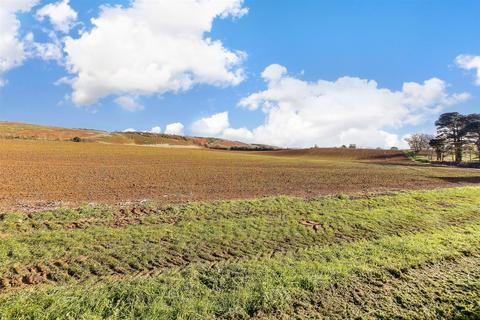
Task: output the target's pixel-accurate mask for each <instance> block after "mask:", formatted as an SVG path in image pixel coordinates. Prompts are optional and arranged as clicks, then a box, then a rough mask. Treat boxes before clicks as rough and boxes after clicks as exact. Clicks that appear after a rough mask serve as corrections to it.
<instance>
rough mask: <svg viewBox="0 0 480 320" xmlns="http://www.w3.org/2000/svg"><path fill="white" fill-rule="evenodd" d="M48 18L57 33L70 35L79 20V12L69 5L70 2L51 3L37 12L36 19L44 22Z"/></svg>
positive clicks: (66, 0)
mask: <svg viewBox="0 0 480 320" xmlns="http://www.w3.org/2000/svg"><path fill="white" fill-rule="evenodd" d="M46 17H47V18H48V19H49V20H50V22H51V23H52V25H53V28H54V29H55V30H57V31H60V32H63V33H68V32H70V29H71V28H72V26H73V25H74V23H75V21H76V20H77V12H75V10H73V9H72V8H71V7H70V5H69V0H63V1H59V2H56V3H49V4H47V5H46V6H44V7H42V8H40V9H39V10H38V11H37V14H36V18H37V20H39V21H43V20H44V19H45V18H46Z"/></svg>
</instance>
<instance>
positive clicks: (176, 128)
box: [165, 122, 183, 136]
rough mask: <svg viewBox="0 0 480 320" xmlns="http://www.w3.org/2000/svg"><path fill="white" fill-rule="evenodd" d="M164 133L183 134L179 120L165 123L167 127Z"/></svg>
mask: <svg viewBox="0 0 480 320" xmlns="http://www.w3.org/2000/svg"><path fill="white" fill-rule="evenodd" d="M165 133H166V134H176V135H179V136H183V124H181V123H180V122H174V123H170V124H167V127H166V128H165Z"/></svg>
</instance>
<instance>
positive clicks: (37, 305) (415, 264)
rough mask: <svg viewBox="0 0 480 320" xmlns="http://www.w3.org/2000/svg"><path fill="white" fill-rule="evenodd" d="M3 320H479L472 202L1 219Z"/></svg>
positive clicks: (261, 205)
mask: <svg viewBox="0 0 480 320" xmlns="http://www.w3.org/2000/svg"><path fill="white" fill-rule="evenodd" d="M0 235H1V238H2V239H1V240H2V241H1V242H0V274H1V275H2V276H1V282H0V288H1V289H0V292H1V293H0V318H1V319H11V318H16V319H59V318H61V319H63V318H68V319H104V318H107V319H138V318H144V319H209V318H226V319H244V318H252V317H253V318H257V319H288V318H291V317H293V318H304V319H311V318H322V317H327V318H332V319H345V318H365V319H369V318H371V319H378V318H383V319H391V318H398V319H400V318H402V319H419V318H421V319H438V318H443V319H454V318H455V319H461V318H472V319H473V318H478V317H479V316H480V189H479V188H478V187H462V188H450V189H438V190H433V191H410V192H401V193H397V194H390V195H383V196H380V195H377V196H367V195H363V196H355V197H353V196H352V197H349V196H340V197H338V196H337V197H322V198H317V199H312V200H310V201H307V200H303V199H299V198H292V197H271V198H265V199H258V200H242V201H222V202H215V203H195V204H186V205H174V206H170V207H163V206H160V207H159V206H157V205H155V204H153V203H150V204H149V205H146V206H143V207H128V208H123V209H118V208H117V209H115V208H114V207H107V206H84V207H81V208H78V209H61V210H54V211H45V212H38V213H35V214H31V213H30V214H29V213H21V212H11V213H7V214H3V215H2V216H1V218H0Z"/></svg>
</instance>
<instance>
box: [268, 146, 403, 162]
mask: <svg viewBox="0 0 480 320" xmlns="http://www.w3.org/2000/svg"><path fill="white" fill-rule="evenodd" d="M263 154H264V155H272V156H279V157H294V158H311V159H320V160H336V161H346V160H371V161H403V160H407V157H406V155H405V153H404V152H403V151H399V150H379V149H349V148H311V149H299V150H295V149H288V150H278V151H267V152H264V153H263Z"/></svg>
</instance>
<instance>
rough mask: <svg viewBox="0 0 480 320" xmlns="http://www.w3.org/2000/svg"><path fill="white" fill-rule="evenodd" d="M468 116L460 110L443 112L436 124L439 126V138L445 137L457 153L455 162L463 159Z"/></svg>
mask: <svg viewBox="0 0 480 320" xmlns="http://www.w3.org/2000/svg"><path fill="white" fill-rule="evenodd" d="M466 124H467V120H466V116H464V115H462V114H460V113H458V112H448V113H444V114H441V115H440V117H439V118H438V120H437V121H435V126H436V127H437V132H438V137H437V138H439V139H445V141H446V143H447V145H451V147H452V148H453V150H454V153H455V162H461V161H462V148H463V145H464V144H465V135H466V133H467V132H466V131H465V126H466Z"/></svg>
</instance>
